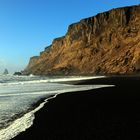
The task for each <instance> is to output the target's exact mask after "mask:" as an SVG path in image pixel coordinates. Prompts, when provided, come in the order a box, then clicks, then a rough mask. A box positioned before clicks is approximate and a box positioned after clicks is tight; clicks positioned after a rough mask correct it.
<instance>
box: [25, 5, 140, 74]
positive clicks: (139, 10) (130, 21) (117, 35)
mask: <svg viewBox="0 0 140 140" xmlns="http://www.w3.org/2000/svg"><path fill="white" fill-rule="evenodd" d="M139 71H140V5H138V6H131V7H124V8H118V9H112V10H110V11H108V12H104V13H100V14H97V15H96V16H93V17H89V18H86V19H82V20H81V21H80V22H78V23H74V24H71V25H70V26H69V27H68V31H67V33H66V34H65V36H63V37H60V38H56V39H54V41H53V42H52V44H51V45H50V46H48V47H46V48H45V50H44V51H43V52H41V53H40V55H39V56H34V57H32V58H30V61H29V64H28V66H27V68H26V69H25V70H24V71H23V73H24V74H36V75H77V74H78V75H87V74H133V73H138V72H139Z"/></svg>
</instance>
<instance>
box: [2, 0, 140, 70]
mask: <svg viewBox="0 0 140 140" xmlns="http://www.w3.org/2000/svg"><path fill="white" fill-rule="evenodd" d="M136 4H140V0H107V1H105V0H0V72H1V71H3V70H4V68H8V69H9V71H10V72H14V71H20V70H23V69H24V68H25V67H26V66H27V64H28V61H29V58H30V57H31V56H34V55H39V53H40V52H41V51H43V50H44V48H45V47H46V46H48V45H50V44H51V42H52V40H53V39H54V38H56V37H60V36H63V35H65V33H66V31H67V28H68V25H70V24H71V23H74V22H78V21H79V20H80V19H82V18H86V17H90V16H93V15H96V14H97V13H100V12H104V11H107V10H110V9H112V8H117V7H122V6H129V5H136Z"/></svg>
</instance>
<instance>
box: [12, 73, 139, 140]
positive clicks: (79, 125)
mask: <svg viewBox="0 0 140 140" xmlns="http://www.w3.org/2000/svg"><path fill="white" fill-rule="evenodd" d="M100 83H101V84H115V85H116V86H115V87H106V88H101V89H94V90H90V91H82V92H73V93H65V94H60V95H58V96H57V97H56V98H55V99H51V100H50V101H49V102H48V103H47V104H46V105H45V106H44V107H43V108H42V109H41V110H40V111H38V112H37V113H36V118H35V121H34V124H33V126H32V127H30V128H29V129H28V130H27V131H25V132H22V133H21V134H20V135H18V136H17V137H15V138H14V139H13V140H120V139H123V140H127V139H131V140H140V78H138V77H137V76H136V77H127V76H126V77H113V78H112V77H111V78H107V79H106V78H105V79H104V78H102V79H95V80H88V81H82V82H81V83H80V84H100Z"/></svg>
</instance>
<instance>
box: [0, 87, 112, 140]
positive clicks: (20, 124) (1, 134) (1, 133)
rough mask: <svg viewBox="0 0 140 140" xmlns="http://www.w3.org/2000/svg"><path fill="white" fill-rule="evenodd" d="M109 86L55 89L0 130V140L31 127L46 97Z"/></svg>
mask: <svg viewBox="0 0 140 140" xmlns="http://www.w3.org/2000/svg"><path fill="white" fill-rule="evenodd" d="M110 86H113V85H89V86H88V85H87V86H80V87H77V88H74V89H73V88H71V89H67V90H65V89H64V90H61V91H59V92H58V91H56V93H55V94H54V96H53V97H50V98H47V99H46V100H45V101H44V102H43V103H41V104H40V105H39V106H38V107H37V108H35V109H34V110H32V111H30V112H28V113H26V114H24V115H23V116H22V117H20V118H18V119H16V120H15V121H13V123H12V124H11V125H10V126H8V127H6V128H4V129H2V130H0V140H10V139H12V138H14V137H15V136H17V135H18V134H19V133H21V132H23V131H25V130H26V129H28V128H29V127H31V126H32V124H33V121H34V119H35V112H37V111H38V110H40V109H41V108H42V107H43V106H44V105H45V104H46V103H47V102H48V99H52V98H55V97H56V96H57V95H58V94H61V93H65V92H73V91H83V90H90V89H97V88H103V87H110ZM53 93H54V91H53Z"/></svg>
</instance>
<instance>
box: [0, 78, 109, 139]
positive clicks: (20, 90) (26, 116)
mask: <svg viewBox="0 0 140 140" xmlns="http://www.w3.org/2000/svg"><path fill="white" fill-rule="evenodd" d="M101 77H102V76H96V77H78V76H76V77H72V76H71V77H44V76H42V77H41V76H33V75H30V76H14V75H0V140H10V139H12V138H13V137H15V136H16V135H18V134H19V133H20V132H22V131H25V130H26V129H27V128H29V127H30V126H31V125H32V124H33V120H34V119H35V115H34V114H35V112H36V111H38V110H39V109H41V108H42V107H43V106H44V104H46V103H47V100H48V99H50V98H55V97H56V96H57V95H58V94H61V93H66V92H74V91H82V90H90V89H95V88H101V87H106V86H109V85H71V84H64V82H67V81H78V80H84V79H94V78H101ZM61 82H63V83H61ZM39 101H40V102H39ZM37 103H38V104H37Z"/></svg>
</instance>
